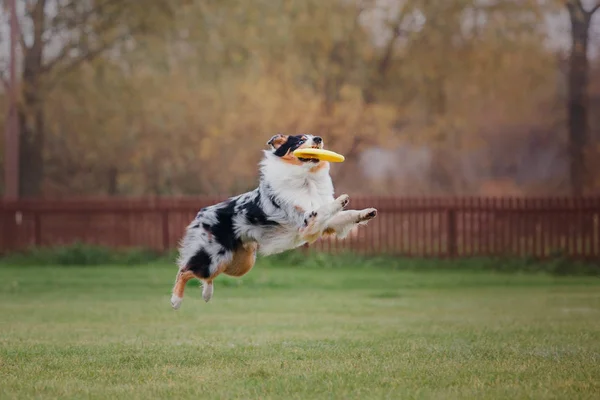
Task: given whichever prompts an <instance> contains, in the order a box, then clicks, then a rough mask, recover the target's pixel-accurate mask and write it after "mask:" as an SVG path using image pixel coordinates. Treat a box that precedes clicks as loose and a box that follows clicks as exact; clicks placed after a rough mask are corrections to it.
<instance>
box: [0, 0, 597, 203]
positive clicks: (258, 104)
mask: <svg viewBox="0 0 600 400" xmlns="http://www.w3.org/2000/svg"><path fill="white" fill-rule="evenodd" d="M11 4H14V5H15V8H16V13H15V17H16V18H15V22H16V23H15V24H14V26H13V30H12V32H13V35H14V36H13V37H14V41H13V43H12V44H13V50H14V59H13V60H14V77H13V82H12V83H13V84H12V86H11V74H10V72H11V68H10V67H11V29H10V28H11V25H10V20H11V12H10V10H11ZM599 4H600V3H598V2H597V1H594V0H591V1H586V0H568V1H565V0H562V1H559V0H518V1H517V0H444V1H435V2H434V1H425V0H331V1H322V0H268V1H267V0H263V1H241V0H219V1H216V0H213V1H211V0H169V1H167V0H144V1H136V0H119V1H116V0H78V1H75V0H71V1H69V0H4V1H3V2H2V11H3V12H2V19H1V21H0V24H1V30H0V70H1V72H2V80H3V83H4V85H3V87H2V92H1V93H0V103H1V108H2V110H6V112H2V113H1V115H0V118H1V119H2V121H1V122H2V123H3V124H4V126H6V135H4V137H3V140H2V141H1V142H0V146H2V149H3V151H2V152H1V153H2V154H3V158H2V159H0V167H1V168H2V169H3V173H2V174H1V176H2V178H1V179H2V180H1V181H0V190H2V192H3V193H4V194H5V195H7V194H10V193H8V192H10V191H11V190H12V191H13V192H15V190H16V192H18V193H19V194H20V196H21V197H41V196H43V197H46V198H51V197H69V196H79V197H81V196H98V195H102V196H107V195H108V196H132V195H133V196H139V195H218V194H232V193H238V192H241V191H244V190H248V189H251V188H253V187H254V186H255V184H256V180H257V175H258V171H257V162H258V161H259V158H260V157H261V151H260V150H261V149H263V148H264V145H265V142H266V140H267V139H268V138H269V137H270V136H271V135H272V134H274V133H277V132H284V133H312V134H318V135H321V136H323V137H324V138H325V141H326V147H328V148H330V149H332V150H335V151H337V152H339V153H342V154H344V155H346V158H347V161H346V162H345V163H344V164H340V165H334V166H333V172H332V175H333V178H334V182H335V184H336V189H337V191H339V192H342V191H346V192H350V193H355V194H380V195H385V194H394V195H428V196H430V195H435V196H439V195H486V196H504V195H511V196H515V195H516V196H521V195H563V194H570V193H573V194H593V193H599V190H600V165H599V164H600V154H599V152H600V146H599V143H600V142H599V141H600V12H595V11H596V10H597V8H598V5H599ZM11 88H12V91H11ZM11 99H12V100H13V101H14V103H11ZM11 104H14V105H15V106H14V107H13V108H12V110H13V111H14V112H13V113H12V114H11V111H10V110H11ZM11 115H14V120H13V119H11V118H12V117H11ZM17 130H18V131H20V140H18V142H17V141H16V140H15V139H14V138H15V137H16V136H15V132H17ZM15 142H16V143H15ZM17 148H18V153H17V152H16V150H15V149H17ZM15 154H18V155H19V157H15ZM17 166H18V168H17ZM11 179H14V181H15V182H17V183H18V185H17V186H18V189H15V187H16V186H15V184H13V183H11V182H10V181H11ZM16 192H15V193H16Z"/></svg>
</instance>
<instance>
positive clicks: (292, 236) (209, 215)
mask: <svg viewBox="0 0 600 400" xmlns="http://www.w3.org/2000/svg"><path fill="white" fill-rule="evenodd" d="M267 146H268V147H269V149H268V150H263V152H264V156H263V158H262V160H261V162H260V181H259V185H258V187H257V188H256V189H254V190H252V191H250V192H247V193H244V194H241V195H238V196H235V197H231V198H229V199H228V200H226V201H224V202H221V203H218V204H215V205H212V206H209V207H206V208H203V209H201V210H200V211H199V212H198V214H197V215H196V218H195V219H194V220H193V221H192V222H191V223H190V224H189V225H188V226H187V228H186V231H185V234H184V236H183V239H182V240H181V242H180V246H179V257H178V259H177V264H178V267H179V271H178V273H177V277H176V280H175V285H174V287H173V293H172V297H171V305H172V307H173V308H174V309H178V308H179V307H180V306H181V303H182V301H183V292H184V290H185V285H186V283H187V282H188V281H189V280H190V279H193V278H197V279H199V280H200V281H202V298H203V299H204V300H205V301H206V302H208V301H209V300H210V299H211V298H212V296H213V291H214V289H213V281H214V279H215V278H216V277H217V276H218V275H219V274H221V273H223V274H225V275H229V276H234V277H240V276H243V275H245V274H247V273H248V272H249V271H250V270H251V269H252V267H253V266H254V263H255V261H256V254H257V252H258V253H259V254H261V255H264V256H268V255H271V254H277V253H281V252H284V251H287V250H290V249H293V248H296V247H299V246H302V245H304V244H306V243H309V244H310V243H313V242H315V241H316V240H317V239H319V238H320V237H322V236H324V235H335V236H336V237H338V238H340V239H343V238H345V237H346V236H347V235H348V234H349V233H350V231H352V230H353V229H355V228H356V227H358V226H359V225H364V224H366V223H368V221H370V220H371V219H373V218H375V216H376V215H377V210H376V209H375V208H367V209H364V210H345V208H346V206H347V205H348V202H349V196H348V195H346V194H343V195H341V196H339V197H337V198H334V188H333V182H332V180H331V176H330V174H329V168H330V165H329V162H326V161H320V160H317V159H314V158H298V157H296V156H294V154H293V152H294V151H295V150H296V149H299V148H317V149H322V148H323V146H324V143H323V139H322V138H321V137H319V136H313V135H284V134H277V135H274V136H273V137H271V138H270V139H269V141H268V142H267Z"/></svg>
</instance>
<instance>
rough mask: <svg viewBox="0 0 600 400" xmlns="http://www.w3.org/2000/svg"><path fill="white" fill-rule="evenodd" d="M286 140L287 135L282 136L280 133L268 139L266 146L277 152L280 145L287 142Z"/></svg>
mask: <svg viewBox="0 0 600 400" xmlns="http://www.w3.org/2000/svg"><path fill="white" fill-rule="evenodd" d="M287 139H288V137H287V135H282V134H281V133H278V134H277V135H274V136H273V137H271V139H269V141H268V142H267V146H271V148H273V149H274V150H277V149H278V148H279V147H280V146H281V145H282V144H284V143H285V142H287Z"/></svg>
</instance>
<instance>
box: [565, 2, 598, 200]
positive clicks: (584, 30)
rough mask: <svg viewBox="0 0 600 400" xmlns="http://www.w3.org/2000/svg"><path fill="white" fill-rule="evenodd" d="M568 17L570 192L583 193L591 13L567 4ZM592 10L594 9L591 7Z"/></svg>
mask: <svg viewBox="0 0 600 400" xmlns="http://www.w3.org/2000/svg"><path fill="white" fill-rule="evenodd" d="M567 7H568V9H569V15H570V18H571V55H570V59H569V79H568V84H569V88H568V98H567V112H568V130H569V167H570V180H571V194H572V195H573V196H581V195H583V193H584V191H585V187H586V175H587V174H586V163H585V152H584V150H585V145H586V142H587V131H588V94H587V87H588V74H589V64H588V59H587V47H588V39H589V28H590V21H591V17H592V13H593V12H586V11H585V10H584V9H583V7H582V6H581V3H580V2H579V1H577V2H569V3H568V4H567ZM594 11H595V10H594Z"/></svg>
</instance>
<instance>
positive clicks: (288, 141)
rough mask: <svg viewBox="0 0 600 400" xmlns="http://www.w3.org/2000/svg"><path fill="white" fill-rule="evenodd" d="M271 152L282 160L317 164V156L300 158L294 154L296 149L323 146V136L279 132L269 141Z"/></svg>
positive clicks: (297, 163) (292, 162)
mask: <svg viewBox="0 0 600 400" xmlns="http://www.w3.org/2000/svg"><path fill="white" fill-rule="evenodd" d="M267 145H268V146H270V147H271V152H272V153H273V154H274V155H276V156H277V157H279V158H280V159H281V160H282V161H285V162H287V163H290V164H296V165H303V164H306V163H309V164H316V163H319V160H317V159H316V158H299V157H296V156H294V151H295V150H298V149H304V148H314V149H322V148H323V138H321V137H319V136H313V135H283V134H280V133H278V134H277V135H275V136H273V137H272V138H271V139H269V141H268V142H267Z"/></svg>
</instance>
